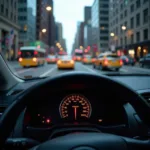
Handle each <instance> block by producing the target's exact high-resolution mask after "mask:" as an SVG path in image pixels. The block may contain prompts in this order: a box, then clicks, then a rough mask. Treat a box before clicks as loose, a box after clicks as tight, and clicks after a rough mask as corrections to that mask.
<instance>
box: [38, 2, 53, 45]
mask: <svg viewBox="0 0 150 150" xmlns="http://www.w3.org/2000/svg"><path fill="white" fill-rule="evenodd" d="M36 1H37V7H36V10H37V11H36V40H39V41H42V42H44V43H45V44H47V45H49V46H50V47H51V46H54V44H55V43H54V42H55V39H54V37H55V19H54V15H53V12H54V7H53V0H36ZM47 6H50V7H51V8H52V10H51V11H47V10H46V7H47ZM42 29H46V32H45V33H43V32H42Z"/></svg>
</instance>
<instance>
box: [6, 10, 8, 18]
mask: <svg viewBox="0 0 150 150" xmlns="http://www.w3.org/2000/svg"><path fill="white" fill-rule="evenodd" d="M6 16H7V17H8V8H6Z"/></svg>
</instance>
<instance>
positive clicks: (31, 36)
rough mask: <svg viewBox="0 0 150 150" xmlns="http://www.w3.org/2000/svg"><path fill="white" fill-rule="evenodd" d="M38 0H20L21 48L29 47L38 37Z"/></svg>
mask: <svg viewBox="0 0 150 150" xmlns="http://www.w3.org/2000/svg"><path fill="white" fill-rule="evenodd" d="M35 21H36V0H32V1H31V0H26V1H22V0H18V24H19V25H20V31H19V46H25V45H29V44H30V42H34V41H35V37H36V35H35V34H36V24H35Z"/></svg>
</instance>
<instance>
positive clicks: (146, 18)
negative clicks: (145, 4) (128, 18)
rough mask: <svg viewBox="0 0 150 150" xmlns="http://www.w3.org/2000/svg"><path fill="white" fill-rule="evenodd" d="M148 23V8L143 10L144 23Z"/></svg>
mask: <svg viewBox="0 0 150 150" xmlns="http://www.w3.org/2000/svg"><path fill="white" fill-rule="evenodd" d="M147 22H148V8H146V9H144V10H143V23H147Z"/></svg>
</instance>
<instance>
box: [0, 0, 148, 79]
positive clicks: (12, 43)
mask: <svg viewBox="0 0 150 150" xmlns="http://www.w3.org/2000/svg"><path fill="white" fill-rule="evenodd" d="M10 5H11V6H12V8H11V9H8V8H10ZM0 54H1V55H3V58H4V59H5V60H6V63H7V64H8V66H9V67H10V69H11V71H12V72H13V73H14V74H15V75H17V76H19V77H21V78H26V77H27V76H28V78H29V77H30V78H34V77H36V78H37V77H40V78H41V77H48V76H56V75H58V74H61V73H64V72H69V71H70V70H69V69H65V67H69V66H67V64H63V66H61V64H59V59H71V60H73V61H71V62H72V69H73V71H84V72H92V73H95V74H105V75H108V74H113V73H114V74H118V75H120V74H150V57H149V56H150V0H140V1H139V0H138V1H137V0H132V1H131V0H76V1H72V0H65V2H64V0H50V1H48V0H47V1H46V0H40V1H37V0H11V1H8V2H5V1H4V0H0ZM105 54H107V57H105V56H106V55H105ZM87 64H88V65H87ZM73 65H74V66H73ZM100 65H102V66H100ZM99 67H102V68H103V70H100V69H97V68H99ZM58 68H61V70H59V69H58ZM63 69H64V70H63Z"/></svg>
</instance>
